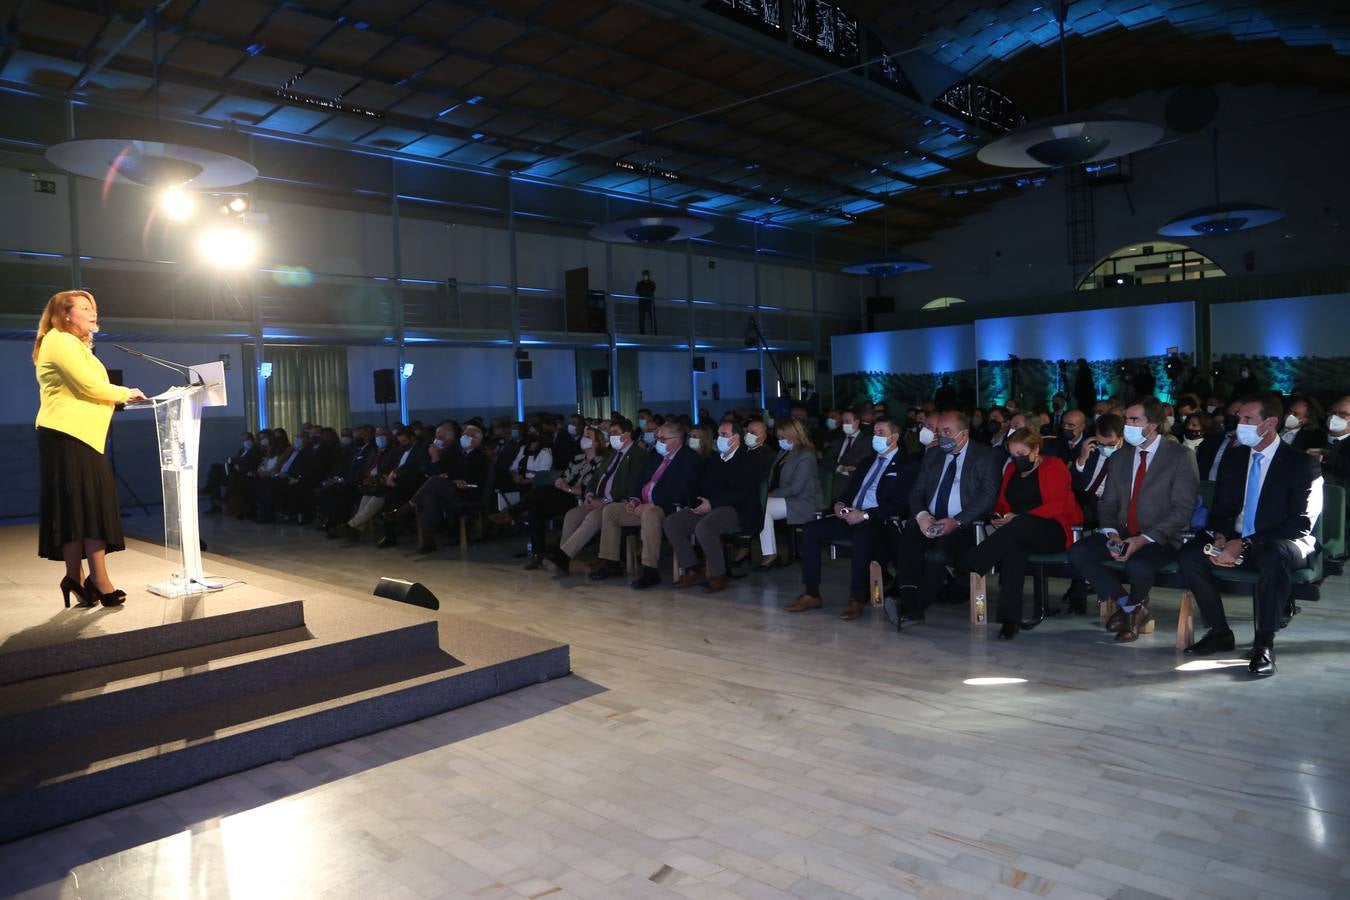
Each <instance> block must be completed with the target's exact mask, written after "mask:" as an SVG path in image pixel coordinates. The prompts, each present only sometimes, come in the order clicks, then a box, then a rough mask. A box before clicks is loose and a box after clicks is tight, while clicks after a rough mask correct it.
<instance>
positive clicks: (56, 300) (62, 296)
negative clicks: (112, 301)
mask: <svg viewBox="0 0 1350 900" xmlns="http://www.w3.org/2000/svg"><path fill="white" fill-rule="evenodd" d="M81 297H83V298H84V299H86V300H88V301H89V305H90V306H92V307H93V308H94V309H95V310H97V309H98V303H96V302H95V301H94V295H93V294H91V293H89V292H88V291H57V292H56V293H55V294H52V298H51V299H50V300H48V301H47V308H46V309H44V310H43V311H42V318H41V319H38V329H37V339H36V340H34V341H33V362H35V363H36V362H37V358H38V351H39V350H41V349H42V339H43V338H45V337H46V336H47V332H49V331H64V332H67V333H69V332H70V329H69V328H67V327H66V324H67V323H66V317H67V316H68V315H69V314H70V310H71V309H72V308H73V307H74V306H75V301H76V300H78V299H80V298H81Z"/></svg>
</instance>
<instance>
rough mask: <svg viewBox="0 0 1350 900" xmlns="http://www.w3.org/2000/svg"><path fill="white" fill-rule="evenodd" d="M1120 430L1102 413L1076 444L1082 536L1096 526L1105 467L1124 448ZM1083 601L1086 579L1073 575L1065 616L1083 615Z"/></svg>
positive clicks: (1072, 473)
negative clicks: (1091, 432) (1068, 614)
mask: <svg viewBox="0 0 1350 900" xmlns="http://www.w3.org/2000/svg"><path fill="white" fill-rule="evenodd" d="M1124 428H1125V420H1124V419H1122V418H1121V417H1120V416H1116V415H1112V414H1110V413H1106V414H1105V415H1102V416H1100V417H1098V419H1097V422H1096V425H1095V426H1094V433H1093V435H1092V436H1091V437H1089V438H1086V439H1085V440H1083V441H1082V442H1081V443H1080V444H1079V447H1078V457H1077V458H1076V459H1074V460H1073V462H1072V464H1071V465H1070V466H1069V477H1070V479H1071V480H1072V483H1073V494H1074V499H1075V500H1077V501H1078V508H1079V509H1081V510H1082V511H1083V529H1084V531H1085V532H1091V531H1092V530H1094V529H1095V528H1096V527H1097V525H1098V516H1097V504H1098V502H1099V501H1100V500H1101V496H1102V493H1103V492H1104V491H1105V490H1106V475H1107V466H1106V463H1107V460H1109V459H1110V458H1111V457H1112V456H1113V455H1114V454H1115V453H1116V452H1117V451H1118V450H1120V448H1121V447H1122V446H1123V445H1124V443H1125V439H1124V437H1123V436H1122V435H1123V432H1124ZM1087 597H1088V583H1087V579H1085V578H1083V577H1082V576H1081V575H1077V574H1075V575H1074V576H1073V579H1072V581H1070V583H1069V589H1068V590H1067V591H1065V592H1064V602H1065V603H1067V604H1068V606H1069V612H1071V613H1076V614H1078V615H1082V614H1084V613H1086V612H1087Z"/></svg>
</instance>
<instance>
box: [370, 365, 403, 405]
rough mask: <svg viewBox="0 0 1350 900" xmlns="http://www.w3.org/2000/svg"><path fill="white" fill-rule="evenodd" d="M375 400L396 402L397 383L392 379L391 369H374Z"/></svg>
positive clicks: (378, 401)
mask: <svg viewBox="0 0 1350 900" xmlns="http://www.w3.org/2000/svg"><path fill="white" fill-rule="evenodd" d="M375 402H376V403H381V404H383V403H397V402H398V383H397V382H396V381H395V380H394V370H393V369H376V370H375Z"/></svg>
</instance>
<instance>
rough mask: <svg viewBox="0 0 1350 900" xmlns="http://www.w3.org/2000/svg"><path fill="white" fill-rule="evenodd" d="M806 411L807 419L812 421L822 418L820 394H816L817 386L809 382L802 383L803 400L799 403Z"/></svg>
mask: <svg viewBox="0 0 1350 900" xmlns="http://www.w3.org/2000/svg"><path fill="white" fill-rule="evenodd" d="M799 402H800V403H801V405H802V407H803V408H804V409H805V410H806V417H807V418H808V419H810V420H811V421H813V422H814V421H815V420H816V419H819V418H820V394H818V393H816V386H815V385H814V384H812V383H811V382H809V381H803V382H802V399H801V400H800V401H799Z"/></svg>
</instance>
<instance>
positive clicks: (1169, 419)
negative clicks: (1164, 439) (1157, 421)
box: [1163, 416, 1177, 431]
mask: <svg viewBox="0 0 1350 900" xmlns="http://www.w3.org/2000/svg"><path fill="white" fill-rule="evenodd" d="M1176 423H1177V420H1176V417H1175V416H1163V429H1164V430H1165V431H1171V430H1172V426H1173V425H1175V424H1176Z"/></svg>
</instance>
